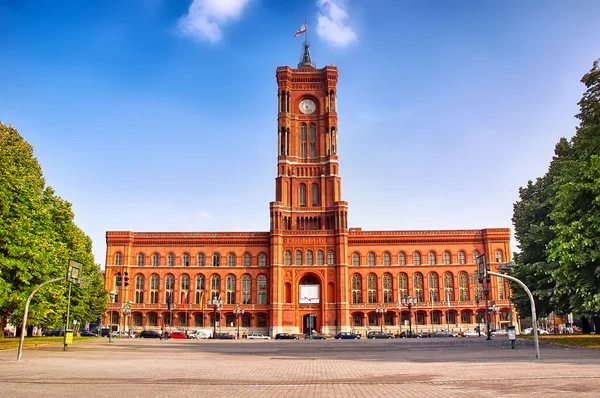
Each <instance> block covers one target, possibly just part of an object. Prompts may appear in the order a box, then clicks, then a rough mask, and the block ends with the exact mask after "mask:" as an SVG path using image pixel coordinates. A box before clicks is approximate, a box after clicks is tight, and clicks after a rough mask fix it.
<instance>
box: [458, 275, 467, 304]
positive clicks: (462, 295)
mask: <svg viewBox="0 0 600 398" xmlns="http://www.w3.org/2000/svg"><path fill="white" fill-rule="evenodd" d="M458 295H459V300H460V301H469V274H467V273H466V272H464V271H463V272H461V273H460V274H458Z"/></svg>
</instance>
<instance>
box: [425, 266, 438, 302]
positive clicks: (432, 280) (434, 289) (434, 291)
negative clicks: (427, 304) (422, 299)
mask: <svg viewBox="0 0 600 398" xmlns="http://www.w3.org/2000/svg"><path fill="white" fill-rule="evenodd" d="M427 282H428V285H429V300H430V301H440V290H439V284H438V274H436V273H435V272H430V273H429V275H428V276H427Z"/></svg>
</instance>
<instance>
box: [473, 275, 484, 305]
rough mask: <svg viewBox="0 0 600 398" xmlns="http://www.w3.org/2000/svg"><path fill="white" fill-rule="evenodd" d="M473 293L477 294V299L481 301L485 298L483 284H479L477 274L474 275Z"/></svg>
mask: <svg viewBox="0 0 600 398" xmlns="http://www.w3.org/2000/svg"><path fill="white" fill-rule="evenodd" d="M473 292H474V293H475V298H477V297H479V299H482V298H483V295H482V293H483V292H482V288H481V282H479V273H478V272H475V273H474V274H473Z"/></svg>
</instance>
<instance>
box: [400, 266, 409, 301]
mask: <svg viewBox="0 0 600 398" xmlns="http://www.w3.org/2000/svg"><path fill="white" fill-rule="evenodd" d="M398 293H400V299H401V300H405V299H406V298H407V297H408V275H406V274H405V273H404V272H401V273H400V274H399V275H398Z"/></svg>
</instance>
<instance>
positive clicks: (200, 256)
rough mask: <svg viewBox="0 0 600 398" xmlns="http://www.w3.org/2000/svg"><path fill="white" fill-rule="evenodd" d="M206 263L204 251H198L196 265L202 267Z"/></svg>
mask: <svg viewBox="0 0 600 398" xmlns="http://www.w3.org/2000/svg"><path fill="white" fill-rule="evenodd" d="M205 264H206V258H205V257H204V253H198V267H204V265H205Z"/></svg>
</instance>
